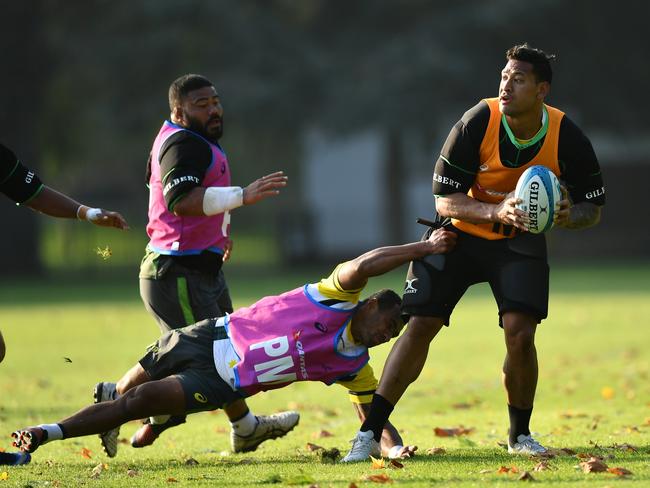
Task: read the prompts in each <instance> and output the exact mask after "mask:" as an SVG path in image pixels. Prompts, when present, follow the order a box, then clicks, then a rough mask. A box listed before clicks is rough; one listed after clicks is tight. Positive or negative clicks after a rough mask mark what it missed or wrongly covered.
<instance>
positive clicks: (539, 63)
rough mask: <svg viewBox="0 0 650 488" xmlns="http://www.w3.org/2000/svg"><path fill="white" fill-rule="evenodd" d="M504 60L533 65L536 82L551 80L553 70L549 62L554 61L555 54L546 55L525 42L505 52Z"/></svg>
mask: <svg viewBox="0 0 650 488" xmlns="http://www.w3.org/2000/svg"><path fill="white" fill-rule="evenodd" d="M506 59H516V60H517V61H524V62H526V63H530V64H532V65H533V73H534V74H535V78H536V79H537V81H538V82H541V81H548V82H549V83H551V81H552V79H553V70H552V69H551V63H550V61H551V60H553V59H555V54H546V53H545V52H544V51H542V50H541V49H536V48H534V47H530V46H529V45H528V43H527V42H524V43H523V44H519V45H517V46H512V47H511V48H510V49H508V50H507V51H506Z"/></svg>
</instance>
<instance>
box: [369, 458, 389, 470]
mask: <svg viewBox="0 0 650 488" xmlns="http://www.w3.org/2000/svg"><path fill="white" fill-rule="evenodd" d="M370 461H371V463H372V469H384V468H385V467H386V462H385V461H384V458H379V459H377V458H374V457H372V456H370Z"/></svg>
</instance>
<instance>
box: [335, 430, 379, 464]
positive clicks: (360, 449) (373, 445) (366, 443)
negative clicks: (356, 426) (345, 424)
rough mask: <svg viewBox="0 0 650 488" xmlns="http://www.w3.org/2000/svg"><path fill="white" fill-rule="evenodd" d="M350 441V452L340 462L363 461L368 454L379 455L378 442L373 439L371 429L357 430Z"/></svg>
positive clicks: (373, 435)
mask: <svg viewBox="0 0 650 488" xmlns="http://www.w3.org/2000/svg"><path fill="white" fill-rule="evenodd" d="M350 442H351V443H352V447H351V448H350V452H348V454H347V455H346V456H345V457H344V458H343V459H341V462H342V463H355V462H358V461H365V460H366V459H368V458H369V457H370V456H375V457H379V456H380V455H381V449H380V448H379V442H377V441H376V440H375V434H373V433H372V430H368V431H366V432H361V431H359V432H357V435H356V436H355V438H354V439H352V440H351V441H350Z"/></svg>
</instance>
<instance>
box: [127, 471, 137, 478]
mask: <svg viewBox="0 0 650 488" xmlns="http://www.w3.org/2000/svg"><path fill="white" fill-rule="evenodd" d="M126 475H127V476H128V477H129V478H133V477H135V476H140V471H138V470H137V469H129V470H127V472H126Z"/></svg>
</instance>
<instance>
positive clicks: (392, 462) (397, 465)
mask: <svg viewBox="0 0 650 488" xmlns="http://www.w3.org/2000/svg"><path fill="white" fill-rule="evenodd" d="M388 467H389V468H393V469H403V468H404V465H403V464H402V463H400V462H399V461H398V460H397V459H391V460H390V464H389V465H388Z"/></svg>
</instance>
